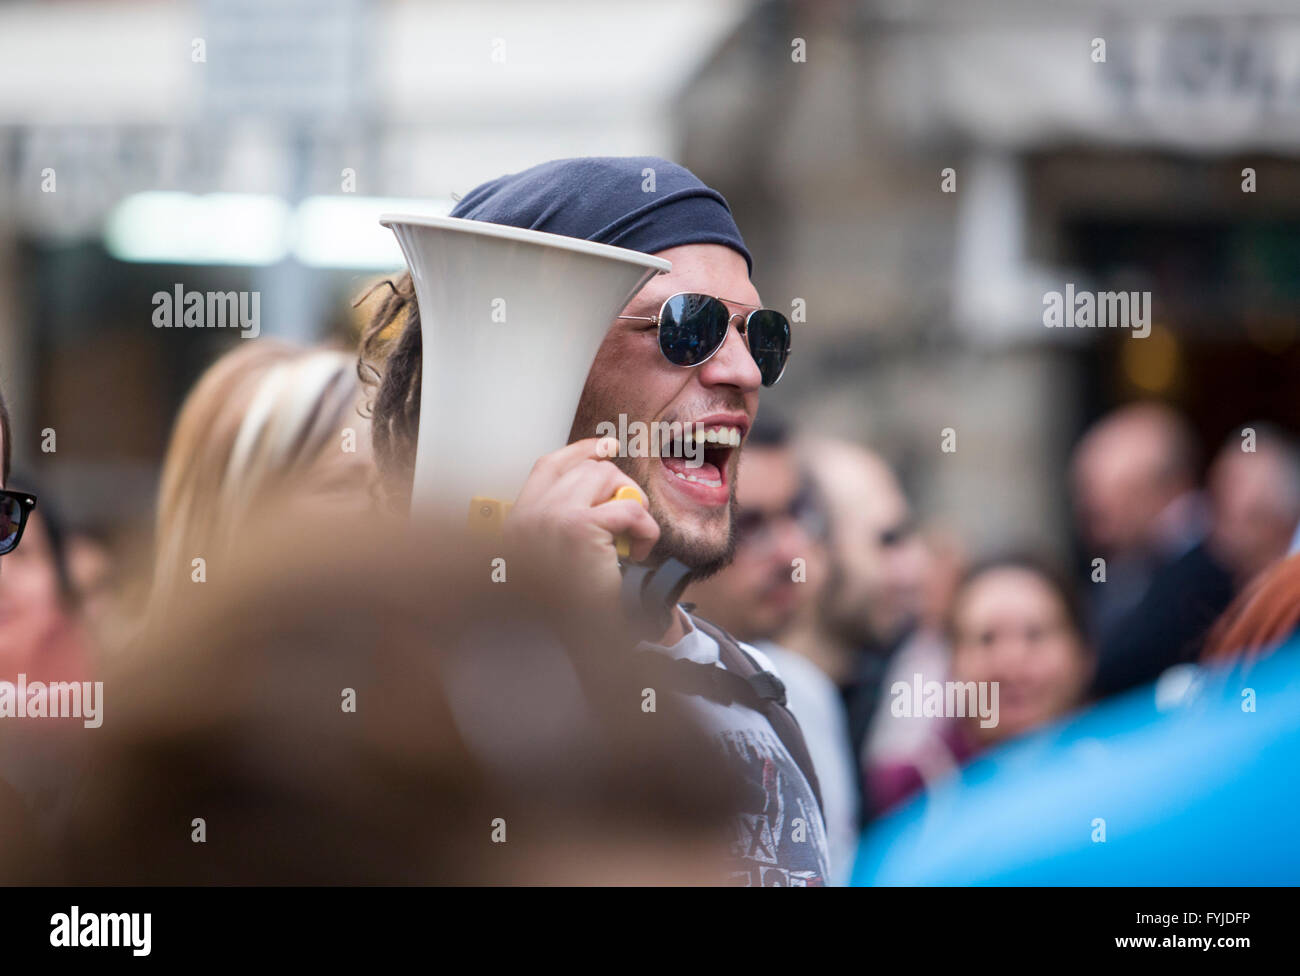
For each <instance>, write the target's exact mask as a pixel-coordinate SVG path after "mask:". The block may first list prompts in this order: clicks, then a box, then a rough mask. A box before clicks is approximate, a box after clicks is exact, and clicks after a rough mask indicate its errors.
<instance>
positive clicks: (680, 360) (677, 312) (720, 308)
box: [659, 295, 729, 366]
mask: <svg viewBox="0 0 1300 976" xmlns="http://www.w3.org/2000/svg"><path fill="white" fill-rule="evenodd" d="M728 318H729V316H728V314H727V306H725V305H723V304H722V302H720V301H718V300H717V299H716V298H710V297H709V296H708V295H674V296H673V297H672V298H670V299H668V301H666V302H664V307H663V310H662V311H661V312H660V314H659V348H660V349H662V350H663V354H664V356H666V357H667V359H668V361H669V362H670V363H672V364H673V365H675V366H695V365H697V364H699V363H702V362H704V360H706V359H708V358H709V357H710V356H711V355H713V354H714V353H715V352H717V351H718V347H719V346H721V345H722V342H723V340H724V339H726V338H727V321H728Z"/></svg>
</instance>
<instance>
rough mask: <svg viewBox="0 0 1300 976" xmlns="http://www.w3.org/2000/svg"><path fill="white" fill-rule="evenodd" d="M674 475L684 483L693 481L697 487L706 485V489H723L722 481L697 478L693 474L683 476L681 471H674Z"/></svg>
mask: <svg viewBox="0 0 1300 976" xmlns="http://www.w3.org/2000/svg"><path fill="white" fill-rule="evenodd" d="M673 474H674V475H675V476H676V477H678V478H681V479H682V480H683V481H693V482H695V483H696V484H697V485H704V487H706V488H721V487H722V482H721V481H710V480H709V479H708V478H697V477H695V476H694V475H691V474H682V473H681V472H680V471H674V472H673Z"/></svg>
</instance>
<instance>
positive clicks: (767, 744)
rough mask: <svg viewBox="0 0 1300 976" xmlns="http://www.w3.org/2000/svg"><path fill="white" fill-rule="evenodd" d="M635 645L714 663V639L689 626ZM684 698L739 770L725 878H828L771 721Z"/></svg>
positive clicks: (815, 831) (768, 666) (811, 881)
mask: <svg viewBox="0 0 1300 976" xmlns="http://www.w3.org/2000/svg"><path fill="white" fill-rule="evenodd" d="M689 619H690V618H689V616H688V617H687V621H688V622H689ZM741 646H742V647H743V648H744V649H745V650H746V651H747V652H748V653H749V654H750V656H751V657H753V658H754V660H755V661H757V662H758V664H759V666H760V667H762V668H763V670H765V671H770V672H771V673H772V674H776V675H777V677H778V678H779V677H780V675H779V674H777V671H776V668H775V667H774V666H773V664H772V662H771V661H770V660H769V659H768V657H767V656H766V655H765V654H763V653H762V652H761V651H758V650H756V649H755V648H753V647H750V646H749V645H748V644H742V645H741ZM641 647H642V649H645V650H652V651H658V652H660V653H663V654H667V655H668V656H669V657H673V658H678V659H685V660H688V661H695V662H697V663H700V664H712V665H715V666H716V667H722V662H721V660H720V657H719V651H718V644H717V641H715V640H714V639H713V638H711V637H709V635H708V634H705V633H704V632H703V631H702V630H700V629H699V628H698V627H696V626H694V625H693V624H691V625H690V631H689V632H688V633H687V634H686V636H685V637H683V638H682V639H681V640H680V641H678V642H677V643H676V644H674V645H673V646H672V647H664V646H662V645H659V644H651V643H649V642H645V643H642V644H641ZM689 698H690V700H691V703H692V707H693V708H697V709H698V710H699V713H700V715H701V718H702V720H703V723H704V725H705V727H706V729H708V730H709V731H710V732H712V733H713V734H714V735H715V736H717V739H718V743H719V746H720V747H721V748H722V750H723V752H724V753H725V754H726V755H727V756H729V757H731V758H733V759H734V760H735V762H737V763H738V764H739V765H740V768H741V770H742V771H743V774H744V780H745V783H746V787H747V788H746V797H745V802H744V804H743V807H742V809H741V811H740V812H739V813H738V814H737V815H736V817H735V818H734V819H733V824H732V826H733V831H734V832H733V835H732V837H731V854H732V856H733V857H734V858H735V860H736V867H735V870H734V871H733V872H732V875H731V880H732V881H734V882H735V883H736V884H739V885H749V886H755V885H762V886H764V887H792V886H793V887H816V886H821V885H826V884H829V883H830V880H829V879H830V869H829V858H828V855H827V851H826V827H825V825H824V824H823V822H822V815H821V811H820V810H819V809H818V808H817V798H816V797H815V796H814V795H813V792H812V788H811V787H810V786H809V785H808V781H807V780H806V779H805V778H804V775H803V773H802V772H800V771H799V767H798V765H797V764H796V763H795V761H794V760H793V759H792V758H791V757H790V753H789V752H788V751H787V750H786V748H785V746H784V745H783V744H782V743H781V739H780V738H779V737H778V736H777V734H776V732H775V731H774V730H773V728H772V725H771V723H770V722H768V720H767V719H766V718H765V717H764V716H763V715H762V714H761V713H759V712H756V711H754V710H753V709H752V708H748V707H746V706H744V705H740V704H732V705H722V704H719V703H718V702H714V701H711V700H709V699H707V698H703V697H701V696H699V695H691V696H689Z"/></svg>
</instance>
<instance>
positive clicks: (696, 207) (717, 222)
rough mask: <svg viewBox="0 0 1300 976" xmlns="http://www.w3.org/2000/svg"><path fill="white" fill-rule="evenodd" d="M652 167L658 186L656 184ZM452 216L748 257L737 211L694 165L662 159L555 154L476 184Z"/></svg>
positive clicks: (643, 246)
mask: <svg viewBox="0 0 1300 976" xmlns="http://www.w3.org/2000/svg"><path fill="white" fill-rule="evenodd" d="M646 170H651V171H653V180H654V182H653V186H654V189H653V190H648V189H645V187H646V186H647V185H649V184H650V179H651V174H650V173H646V172H645V171H646ZM451 216H453V217H464V218H467V219H469V220H483V221H487V222H488V223H492V224H506V225H507V226H510V227H525V228H528V229H530V230H540V231H545V232H547V233H550V234H562V235H564V236H565V237H577V238H581V239H582V240H586V241H596V242H598V243H600V244H613V245H615V246H616V247H625V248H628V249H630V250H633V251H641V252H643V253H646V254H655V253H657V252H659V251H663V250H666V249H667V248H670V247H677V246H679V245H682V244H724V245H726V246H727V247H730V248H732V249H733V250H735V251H738V252H739V253H740V254H741V255H743V256H744V258H745V264H746V265H748V266H749V271H750V273H751V274H752V273H753V271H754V260H753V258H751V257H750V254H749V250H748V249H747V248H746V247H745V242H744V240H743V239H741V236H740V229H739V228H738V227H737V226H736V221H735V220H734V219H733V218H732V216H731V208H730V207H728V206H727V201H726V200H725V199H723V197H722V194H721V193H719V192H718V191H717V190H713V189H710V188H709V187H707V186H705V185H704V184H703V183H701V182H700V180H699V179H698V178H697V177H696V176H695V174H694V173H692V172H691V171H690V170H688V169H686V168H685V167H684V166H678V165H677V164H676V163H671V162H669V161H668V160H666V159H660V158H659V157H658V156H586V157H580V158H577V159H555V160H552V161H551V162H549V163H541V164H539V165H537V166H534V167H532V168H531V169H526V170H524V171H523V172H521V173H511V174H509V175H507V176H501V177H498V178H497V179H495V180H489V181H488V182H487V183H483V184H481V185H480V186H476V187H475V188H474V189H473V190H471V191H470V192H469V193H468V194H466V195H465V197H464V198H463V199H462V200H461V201H460V202H459V203H458V204H457V205H456V209H454V210H453V211H452V212H451Z"/></svg>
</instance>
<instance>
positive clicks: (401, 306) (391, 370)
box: [353, 271, 423, 509]
mask: <svg viewBox="0 0 1300 976" xmlns="http://www.w3.org/2000/svg"><path fill="white" fill-rule="evenodd" d="M384 287H387V288H388V294H387V295H385V296H384V300H383V301H382V302H381V303H380V305H379V307H378V308H377V309H375V312H374V314H373V315H372V316H371V318H370V322H369V323H368V324H367V325H366V327H365V330H364V331H363V332H362V334H361V348H360V357H359V358H358V360H357V375H358V376H359V377H360V379H361V382H362V384H363V386H364V387H365V388H366V389H367V392H368V394H369V395H368V396H367V411H368V412H369V414H370V417H371V421H370V423H371V437H372V443H373V445H374V452H375V464H376V465H377V467H378V468H379V474H380V480H381V483H382V490H383V493H384V495H385V496H386V498H387V501H388V503H389V504H390V505H391V506H392V507H393V508H394V509H401V508H405V507H407V506H408V505H409V504H410V499H411V485H412V482H413V481H414V479H415V448H416V444H417V441H418V438H419V431H420V377H421V368H420V366H421V359H422V353H423V349H422V346H421V342H420V309H419V306H418V305H416V303H415V284H414V282H413V281H412V280H411V273H410V272H409V271H404V272H402V274H401V275H399V276H398V277H397V279H396V280H393V279H385V280H383V281H381V282H379V283H378V284H376V285H374V286H373V287H372V288H370V289H369V290H368V291H366V292H365V294H363V295H362V296H361V297H360V298H358V299H357V301H356V302H355V303H354V305H353V307H354V308H355V307H357V306H359V305H361V304H362V303H363V302H365V301H366V300H367V299H368V298H369V297H370V296H371V295H372V294H374V292H375V291H376V290H377V289H380V288H384Z"/></svg>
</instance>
